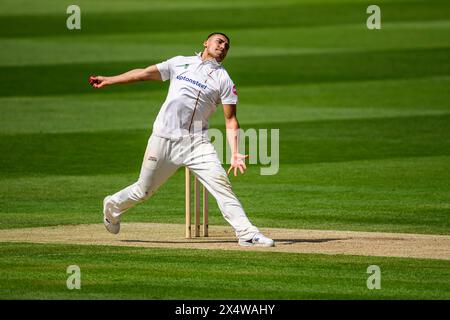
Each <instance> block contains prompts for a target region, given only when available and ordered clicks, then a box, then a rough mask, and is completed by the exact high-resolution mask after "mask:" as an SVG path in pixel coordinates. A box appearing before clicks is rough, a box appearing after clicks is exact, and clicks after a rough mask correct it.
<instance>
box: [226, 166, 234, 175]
mask: <svg viewBox="0 0 450 320" xmlns="http://www.w3.org/2000/svg"><path fill="white" fill-rule="evenodd" d="M231 169H233V167H230V169H228V171H227V175H230V172H231Z"/></svg>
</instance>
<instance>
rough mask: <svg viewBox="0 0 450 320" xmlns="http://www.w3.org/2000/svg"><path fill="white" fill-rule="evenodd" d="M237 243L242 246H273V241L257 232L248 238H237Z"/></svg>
mask: <svg viewBox="0 0 450 320" xmlns="http://www.w3.org/2000/svg"><path fill="white" fill-rule="evenodd" d="M239 245H240V246H243V247H251V246H261V247H274V246H275V242H274V241H273V240H272V239H270V238H267V237H266V236H265V235H263V234H262V233H257V234H255V235H254V236H253V238H252V239H250V240H244V239H239Z"/></svg>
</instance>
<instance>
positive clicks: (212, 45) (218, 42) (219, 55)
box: [203, 34, 230, 62]
mask: <svg viewBox="0 0 450 320" xmlns="http://www.w3.org/2000/svg"><path fill="white" fill-rule="evenodd" d="M203 44H204V46H205V47H206V50H207V52H208V55H209V56H211V57H213V58H214V59H216V60H217V61H219V62H220V61H223V60H224V59H225V57H226V56H227V53H228V49H230V44H229V43H228V40H227V38H225V37H224V36H223V35H221V34H215V35H213V36H211V37H210V38H209V39H208V40H206V41H205V42H204V43H203Z"/></svg>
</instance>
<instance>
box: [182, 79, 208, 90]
mask: <svg viewBox="0 0 450 320" xmlns="http://www.w3.org/2000/svg"><path fill="white" fill-rule="evenodd" d="M177 79H178V80H183V81H187V82H190V83H192V84H195V85H196V86H197V87H200V88H202V89H206V88H207V86H206V84H203V83H201V82H198V81H197V80H194V79H191V78H188V77H185V76H177Z"/></svg>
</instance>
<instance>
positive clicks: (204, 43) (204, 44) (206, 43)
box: [203, 40, 208, 48]
mask: <svg viewBox="0 0 450 320" xmlns="http://www.w3.org/2000/svg"><path fill="white" fill-rule="evenodd" d="M207 45H208V40H205V42H203V47H204V48H206V46H207Z"/></svg>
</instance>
